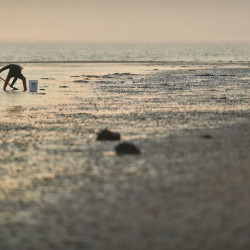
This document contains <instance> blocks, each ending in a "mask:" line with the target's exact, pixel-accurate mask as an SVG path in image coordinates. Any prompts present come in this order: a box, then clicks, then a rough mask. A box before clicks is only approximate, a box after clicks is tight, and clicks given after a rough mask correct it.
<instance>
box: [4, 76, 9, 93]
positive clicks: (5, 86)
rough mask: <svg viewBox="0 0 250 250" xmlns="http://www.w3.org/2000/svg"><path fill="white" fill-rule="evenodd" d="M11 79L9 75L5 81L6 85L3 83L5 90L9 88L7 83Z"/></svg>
mask: <svg viewBox="0 0 250 250" xmlns="http://www.w3.org/2000/svg"><path fill="white" fill-rule="evenodd" d="M9 81H10V77H9V76H7V78H6V80H5V82H4V85H3V90H4V91H6V88H7V85H8V83H9Z"/></svg>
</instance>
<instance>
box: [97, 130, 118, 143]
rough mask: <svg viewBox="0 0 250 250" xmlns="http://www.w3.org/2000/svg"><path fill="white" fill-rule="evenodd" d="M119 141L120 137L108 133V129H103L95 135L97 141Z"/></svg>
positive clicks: (110, 132) (114, 133)
mask: <svg viewBox="0 0 250 250" xmlns="http://www.w3.org/2000/svg"><path fill="white" fill-rule="evenodd" d="M120 139H121V135H120V134H119V133H116V132H112V131H109V130H108V129H104V130H102V131H100V132H99V133H98V134H97V140H98V141H119V140H120Z"/></svg>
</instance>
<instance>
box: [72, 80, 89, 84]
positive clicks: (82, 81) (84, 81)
mask: <svg viewBox="0 0 250 250" xmlns="http://www.w3.org/2000/svg"><path fill="white" fill-rule="evenodd" d="M74 82H78V83H88V82H89V81H86V80H77V81H74Z"/></svg>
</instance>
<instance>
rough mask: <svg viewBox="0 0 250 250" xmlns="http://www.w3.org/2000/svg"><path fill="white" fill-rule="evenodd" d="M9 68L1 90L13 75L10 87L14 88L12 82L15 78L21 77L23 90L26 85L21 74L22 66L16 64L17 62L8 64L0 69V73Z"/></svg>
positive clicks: (13, 82)
mask: <svg viewBox="0 0 250 250" xmlns="http://www.w3.org/2000/svg"><path fill="white" fill-rule="evenodd" d="M7 69H9V73H8V76H7V78H6V80H5V82H4V86H3V90H4V91H5V90H6V87H7V85H8V84H9V81H10V79H11V78H12V77H14V79H13V81H12V83H11V84H10V87H11V88H14V87H13V86H14V84H15V82H16V81H17V79H18V78H19V79H22V81H23V91H26V90H27V85H26V78H25V77H24V76H23V75H22V69H23V68H22V67H21V66H19V65H17V64H9V65H7V66H5V67H3V68H1V69H0V73H1V72H2V71H4V70H7Z"/></svg>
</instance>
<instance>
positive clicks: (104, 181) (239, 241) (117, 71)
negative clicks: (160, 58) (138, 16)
mask: <svg viewBox="0 0 250 250" xmlns="http://www.w3.org/2000/svg"><path fill="white" fill-rule="evenodd" d="M23 66H24V73H23V74H24V75H26V76H27V78H28V79H37V80H39V85H38V92H37V93H29V92H25V93H24V92H22V90H21V89H22V84H21V82H17V83H16V87H18V88H20V90H19V91H12V90H9V91H7V92H3V91H1V92H0V112H1V120H0V249H5V250H8V249H11V250H12V249H14V250H20V249H25V250H26V249H39V250H44V249H58V250H59V249H60V250H62V249H67V250H68V249H91V250H92V249H93V250H95V249H102V250H105V249H107V250H110V249H117V250H118V249H124V250H125V249H126V250H127V249H135V250H147V249H150V250H152V249H157V250H165V249H171V250H172V249H173V250H175V249H176V250H177V249H203V250H204V249H227V250H228V249H232V250H235V249H249V248H250V239H249V234H250V228H249V224H250V212H249V206H250V201H249V196H250V184H249V179H250V167H249V162H250V154H249V152H250V63H247V62H231V63H226V62H217V63H214V62H211V63H202V62H169V63H167V62H164V63H163V62H158V63H156V62H151V63H26V64H24V65H23ZM105 128H108V129H110V130H112V131H114V132H118V133H120V134H121V141H122V142H124V141H125V142H130V143H133V144H134V145H136V146H137V147H138V148H139V149H140V151H141V154H139V155H123V156H120V155H116V153H115V150H114V149H115V147H116V146H117V145H118V144H119V141H97V140H96V136H97V133H98V131H100V130H102V129H105Z"/></svg>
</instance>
